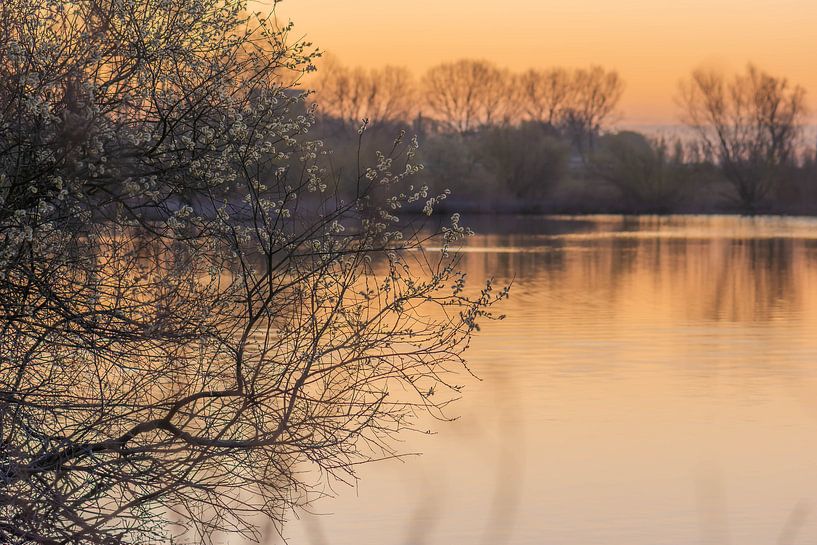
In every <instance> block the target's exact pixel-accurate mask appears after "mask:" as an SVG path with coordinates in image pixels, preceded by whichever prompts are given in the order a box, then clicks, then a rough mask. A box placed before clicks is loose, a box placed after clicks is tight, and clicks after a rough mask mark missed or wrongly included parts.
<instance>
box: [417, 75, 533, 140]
mask: <svg viewBox="0 0 817 545" xmlns="http://www.w3.org/2000/svg"><path fill="white" fill-rule="evenodd" d="M422 89H423V95H424V104H425V105H426V106H427V107H428V108H429V110H430V111H431V114H432V116H433V117H435V118H436V119H437V120H438V121H440V122H441V123H442V124H443V126H444V128H445V129H447V130H450V131H456V132H462V133H464V132H468V131H472V130H474V129H478V128H481V127H490V126H495V125H502V124H507V123H510V122H511V121H512V120H514V118H515V116H516V113H517V109H518V101H517V100H515V93H516V86H515V85H514V82H513V77H512V76H511V74H510V72H508V71H507V70H502V69H499V68H497V67H496V66H494V65H493V64H491V63H489V62H486V61H474V60H465V59H463V60H460V61H457V62H453V63H444V64H440V65H438V66H435V67H433V68H431V69H430V70H428V72H426V74H425V75H424V77H423V80H422Z"/></svg>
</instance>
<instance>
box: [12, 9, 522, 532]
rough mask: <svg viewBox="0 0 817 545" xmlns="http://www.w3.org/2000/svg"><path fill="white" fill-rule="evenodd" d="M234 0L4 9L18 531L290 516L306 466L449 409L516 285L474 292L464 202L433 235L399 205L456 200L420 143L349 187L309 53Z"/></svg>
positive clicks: (209, 528) (338, 457)
mask: <svg viewBox="0 0 817 545" xmlns="http://www.w3.org/2000/svg"><path fill="white" fill-rule="evenodd" d="M244 7H245V6H244V4H243V3H241V2H232V1H226V0H177V1H175V2H167V1H166V0H134V1H131V2H121V1H118V0H77V1H75V2H71V3H66V2H54V1H52V0H6V1H5V2H3V3H2V5H0V36H2V38H3V39H2V40H0V115H2V117H1V118H0V541H2V542H3V543H12V544H23V543H26V544H28V543H42V544H57V543H60V544H68V543H75V544H79V543H136V542H144V540H146V539H149V538H150V537H159V538H161V537H163V536H167V535H168V534H172V533H174V532H176V531H180V530H181V529H180V528H177V527H175V526H173V525H172V524H171V520H176V521H178V522H176V523H175V524H178V525H180V526H181V527H189V528H192V529H194V530H195V531H197V532H198V533H199V535H200V537H201V539H203V540H207V539H208V538H209V537H210V536H211V535H212V533H213V532H214V531H216V530H228V531H236V532H242V533H245V534H248V535H250V536H253V535H257V534H256V532H257V529H256V526H255V522H256V521H257V517H258V515H263V516H266V517H269V518H271V519H272V520H273V521H275V522H276V523H278V524H279V528H280V523H281V522H282V521H283V519H284V518H285V514H286V512H287V510H288V509H289V508H291V507H293V506H295V505H302V504H303V503H305V502H308V501H309V500H310V499H311V498H312V497H313V496H314V493H316V491H315V489H313V488H312V487H311V486H310V483H314V482H315V481H314V479H313V478H312V477H313V475H312V474H310V473H309V471H310V470H312V471H313V472H314V471H317V472H320V475H322V476H323V477H324V478H326V476H336V477H338V478H344V477H349V476H353V475H354V468H355V466H356V464H358V463H360V462H363V461H366V460H369V459H371V458H373V457H383V456H390V455H392V452H393V451H392V447H391V442H390V437H391V436H392V435H393V434H395V433H397V432H399V431H400V430H402V429H405V428H410V427H411V426H412V422H413V417H414V415H416V414H417V413H418V412H420V411H431V412H432V414H434V415H437V416H441V413H440V411H441V410H442V408H444V407H445V405H446V403H447V402H448V401H449V400H450V399H451V395H452V394H453V395H456V393H457V391H458V388H457V387H456V386H454V385H450V386H447V385H449V382H448V380H447V377H448V376H449V375H448V374H449V373H450V372H452V371H456V370H457V369H462V368H463V360H462V351H463V350H464V349H465V347H466V346H467V343H468V339H469V337H470V335H471V333H472V332H473V331H474V330H475V329H476V327H477V324H478V321H479V319H480V318H482V317H486V316H489V315H488V312H487V309H486V307H487V306H488V305H490V304H491V302H493V301H495V300H497V299H499V298H502V297H504V296H505V295H506V293H507V292H506V291H505V290H494V289H493V288H492V287H491V285H490V284H488V285H487V286H485V287H484V288H482V289H477V290H476V291H466V290H465V289H464V278H463V276H462V275H461V274H459V273H458V272H457V269H456V263H457V256H456V253H454V252H453V251H452V250H451V245H452V244H455V243H456V241H457V240H458V239H459V238H461V237H463V236H465V235H466V234H467V233H468V231H467V229H465V228H464V227H462V226H460V224H459V217H458V216H456V215H455V216H454V217H452V220H451V223H450V225H448V226H447V227H445V228H444V229H443V230H442V232H441V233H439V235H440V237H441V240H440V243H441V244H442V247H443V250H442V251H438V250H435V251H423V247H424V244H423V242H424V240H425V238H426V237H428V236H432V235H433V232H426V231H421V230H420V226H419V225H417V224H416V223H413V222H411V221H403V222H400V223H398V218H397V217H396V215H395V214H396V212H397V211H399V210H400V208H401V207H402V206H404V205H405V204H407V203H410V202H416V201H420V202H421V203H424V205H425V211H426V212H428V213H430V212H431V209H432V208H433V206H434V205H435V203H436V202H437V201H438V200H439V199H441V198H444V196H445V195H444V194H443V195H440V196H437V197H433V196H429V195H427V190H426V189H425V188H414V187H413V186H411V185H409V184H408V180H409V178H410V176H411V175H412V174H413V173H415V172H416V171H417V170H418V169H419V167H418V166H417V165H416V164H414V162H413V158H414V153H415V149H416V144H415V143H414V142H408V143H405V142H402V141H401V140H398V141H397V142H396V143H395V145H394V147H393V148H392V149H390V150H385V152H384V153H383V154H380V155H379V159H378V161H377V164H374V165H372V166H371V168H362V169H361V171H360V172H359V175H358V185H357V188H356V191H355V192H354V193H353V194H351V195H340V194H338V193H337V192H336V191H334V190H333V182H332V180H331V179H328V178H327V176H326V175H325V173H324V172H323V170H322V168H321V166H320V160H321V157H322V153H323V152H322V145H321V143H320V142H317V141H311V140H309V139H307V138H306V137H305V133H306V132H307V131H308V129H309V127H310V126H311V125H312V124H313V122H314V119H313V116H312V114H311V112H310V111H308V110H305V109H304V108H303V102H304V95H303V93H299V92H297V89H296V88H294V87H293V82H292V81H291V79H290V78H291V76H292V74H297V73H299V72H303V71H309V70H311V69H312V66H313V65H312V54H311V53H310V47H309V45H308V44H304V43H301V42H290V41H289V39H288V34H289V31H290V25H287V26H284V27H280V26H278V25H277V24H276V22H275V20H274V18H273V17H272V16H270V17H267V18H264V17H249V16H246V15H244ZM375 191H378V192H379V193H380V195H381V196H382V195H383V194H384V193H385V198H383V199H373V198H371V196H372V194H373V192H375ZM379 202H385V203H386V204H385V205H384V206H379V205H377V204H376V203H379ZM421 233H425V234H421ZM409 250H411V251H409ZM467 294H471V295H467ZM446 392H449V393H448V394H446Z"/></svg>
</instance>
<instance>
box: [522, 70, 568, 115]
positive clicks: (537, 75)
mask: <svg viewBox="0 0 817 545" xmlns="http://www.w3.org/2000/svg"><path fill="white" fill-rule="evenodd" d="M519 88H520V95H521V102H522V109H523V110H524V114H525V117H526V118H527V119H529V120H531V121H536V122H539V123H546V124H548V125H551V126H553V127H558V126H560V125H562V123H563V122H564V117H565V114H566V110H567V108H568V107H570V105H571V104H572V103H573V101H574V95H575V92H576V87H575V85H574V79H573V77H572V75H571V73H570V72H569V71H568V70H566V69H564V68H551V69H548V70H528V71H527V72H525V73H524V74H522V75H521V76H520V77H519Z"/></svg>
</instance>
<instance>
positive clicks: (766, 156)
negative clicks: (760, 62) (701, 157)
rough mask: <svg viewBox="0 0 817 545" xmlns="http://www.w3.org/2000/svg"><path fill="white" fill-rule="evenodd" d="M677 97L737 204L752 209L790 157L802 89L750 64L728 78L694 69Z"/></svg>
mask: <svg viewBox="0 0 817 545" xmlns="http://www.w3.org/2000/svg"><path fill="white" fill-rule="evenodd" d="M679 102H680V104H681V106H682V107H683V109H684V121H685V122H686V123H687V124H688V125H689V126H690V127H692V128H693V129H694V130H695V131H696V132H697V134H698V136H699V139H700V142H701V144H702V145H703V146H704V148H705V151H706V152H707V153H708V154H709V155H711V156H712V157H714V158H715V159H716V161H717V162H718V164H719V165H720V168H721V170H722V172H723V174H724V176H725V177H726V179H727V180H729V182H730V183H731V184H732V186H733V187H734V188H735V191H736V194H737V199H738V201H739V202H740V205H741V206H742V207H743V208H744V210H746V211H749V212H754V211H756V210H757V208H758V207H759V206H760V205H761V204H762V202H763V200H764V199H766V198H767V197H768V196H769V195H770V193H771V192H772V190H773V189H774V187H775V185H776V184H777V183H778V182H779V181H780V179H781V176H782V167H783V166H785V165H786V164H787V163H788V162H790V161H791V160H792V159H793V158H794V153H795V147H796V144H797V139H798V137H799V134H800V129H801V124H802V121H803V117H804V116H805V113H806V105H805V90H804V89H803V88H802V87H800V86H797V85H791V84H790V83H789V82H788V80H786V79H785V78H778V77H775V76H772V75H769V74H767V73H766V72H763V71H761V70H759V69H757V68H756V67H754V66H752V65H749V66H748V67H747V68H746V71H745V73H743V74H739V75H735V76H734V77H732V78H727V77H726V76H724V75H723V74H721V73H718V72H714V71H707V70H696V71H694V72H693V73H692V75H691V76H690V78H689V79H688V80H687V81H685V82H682V83H681V86H680V95H679Z"/></svg>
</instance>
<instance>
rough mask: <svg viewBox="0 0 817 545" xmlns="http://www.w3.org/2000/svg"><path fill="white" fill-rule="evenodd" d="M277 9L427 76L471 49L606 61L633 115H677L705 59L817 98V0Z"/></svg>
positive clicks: (352, 59) (325, 42)
mask: <svg viewBox="0 0 817 545" xmlns="http://www.w3.org/2000/svg"><path fill="white" fill-rule="evenodd" d="M278 13H279V16H281V17H282V18H285V19H291V20H293V21H295V23H296V30H297V31H298V33H299V35H300V34H301V33H303V34H304V35H306V37H307V38H308V39H310V40H311V41H313V42H315V44H316V45H318V46H320V47H321V48H322V49H324V50H326V51H329V52H331V53H333V54H334V55H335V56H336V57H338V58H339V59H341V60H342V61H343V62H344V63H346V64H350V65H361V66H366V67H375V66H382V65H385V64H394V65H402V66H407V67H409V68H410V69H411V70H412V71H414V72H415V73H421V72H422V71H423V70H425V69H427V68H428V67H430V66H432V65H434V64H437V63H439V62H442V61H447V60H452V59H457V58H461V57H468V58H484V59H487V60H490V61H493V62H494V63H496V64H497V65H500V66H504V67H508V68H510V69H513V70H524V69H527V68H531V67H547V66H553V65H564V66H587V65H590V64H601V65H603V66H605V67H608V68H613V69H616V70H618V71H619V72H620V73H621V75H622V77H623V78H624V80H625V81H626V84H627V89H626V92H625V94H624V98H623V100H622V105H621V115H622V121H623V122H626V123H674V122H676V121H677V117H678V109H677V106H676V105H675V102H674V95H675V92H676V87H677V83H678V80H679V79H681V78H682V77H684V76H685V75H687V74H688V73H689V72H690V70H692V69H694V68H696V67H698V66H701V65H705V66H713V67H718V68H723V69H725V70H729V71H735V70H740V69H742V68H743V66H744V65H745V64H746V63H748V62H753V63H755V64H757V65H758V66H760V67H762V68H763V69H765V70H767V71H769V72H771V73H774V74H776V75H781V76H785V77H788V78H789V79H790V80H791V81H793V82H796V83H799V84H800V85H802V86H804V87H805V88H806V89H808V90H809V104H810V106H811V110H812V111H813V110H815V105H817V70H815V65H814V58H813V57H814V51H815V49H816V48H817V34H815V32H814V28H815V25H817V3H815V2H813V1H810V0H788V1H770V0H742V1H741V0H683V1H678V2H666V1H664V2H656V1H649V0H621V1H617V2H611V1H609V0H577V1H574V2H569V3H568V2H554V1H553V0H546V1H537V0H507V1H505V2H502V3H501V4H498V3H494V2H481V1H478V2H474V1H467V0H446V1H439V0H436V1H432V0H418V1H415V2H411V3H404V2H393V1H389V2H383V1H382V0H381V1H376V0H358V1H356V2H336V1H332V0H287V1H285V2H283V3H282V4H281V5H280V6H279V8H278Z"/></svg>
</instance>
